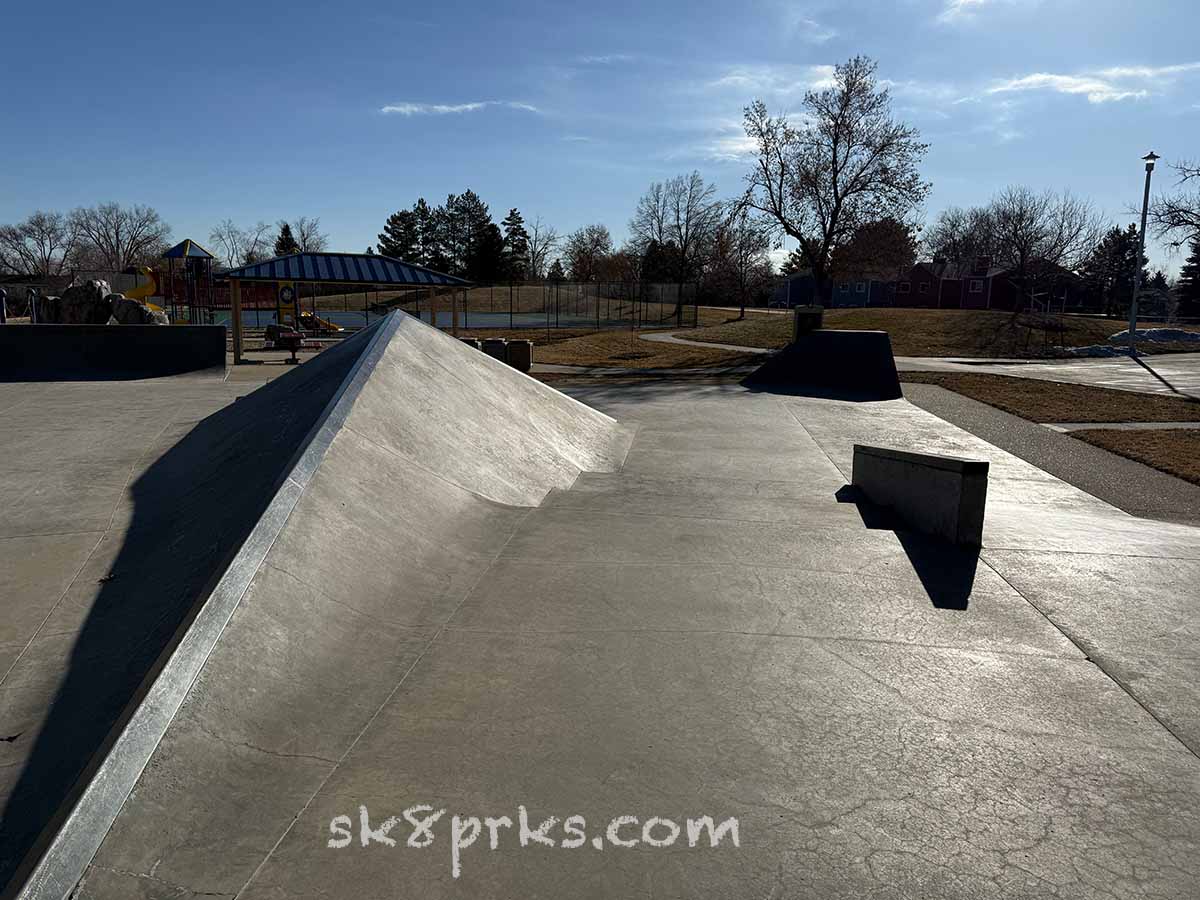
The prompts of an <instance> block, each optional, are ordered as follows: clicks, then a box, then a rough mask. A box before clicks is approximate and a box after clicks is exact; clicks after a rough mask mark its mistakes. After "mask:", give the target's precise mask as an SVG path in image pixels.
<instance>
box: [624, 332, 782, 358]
mask: <svg viewBox="0 0 1200 900" xmlns="http://www.w3.org/2000/svg"><path fill="white" fill-rule="evenodd" d="M638 337H640V338H641V339H642V340H643V341H651V342H652V343H656V344H683V345H684V346H686V347H704V348H706V349H709V350H732V351H734V352H735V353H754V354H767V353H771V352H773V351H771V350H767V349H764V348H762V347H743V346H741V345H739V344H717V343H714V342H712V341H689V340H688V339H687V338H681V337H676V336H675V335H674V334H673V333H672V332H669V331H654V332H651V333H649V334H639V335H638Z"/></svg>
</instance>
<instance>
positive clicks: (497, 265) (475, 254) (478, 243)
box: [466, 222, 505, 284]
mask: <svg viewBox="0 0 1200 900" xmlns="http://www.w3.org/2000/svg"><path fill="white" fill-rule="evenodd" d="M504 268H505V259H504V236H503V235H502V234H501V233H500V229H499V228H497V227H496V223H495V222H488V223H487V225H486V226H485V227H484V228H483V229H482V230H481V232H480V233H479V234H478V235H476V236H475V237H474V239H473V240H472V243H471V246H470V248H469V249H468V251H467V260H466V273H467V278H469V279H471V281H477V282H480V283H481V284H482V283H487V282H496V281H500V280H501V279H502V278H503V277H504Z"/></svg>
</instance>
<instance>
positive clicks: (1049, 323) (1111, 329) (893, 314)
mask: <svg viewBox="0 0 1200 900" xmlns="http://www.w3.org/2000/svg"><path fill="white" fill-rule="evenodd" d="M824 324H825V327H826V328H837V329H851V330H864V331H886V332H888V334H889V335H890V336H891V341H892V352H894V353H895V354H896V355H897V356H962V357H976V358H979V357H983V358H989V359H1025V358H1045V357H1055V356H1062V355H1063V352H1062V348H1063V347H1064V346H1065V347H1082V346H1088V345H1091V344H1104V343H1107V342H1108V336H1109V335H1110V334H1114V333H1116V332H1118V331H1120V330H1121V329H1122V328H1123V327H1124V324H1123V323H1122V322H1120V321H1118V320H1116V319H1104V318H1099V317H1088V316H1067V317H1064V318H1062V319H1058V318H1053V317H1052V318H1049V319H1046V318H1044V317H1041V316H1033V315H1020V316H1015V317H1014V316H1013V314H1012V313H1007V312H992V311H989V310H964V309H830V310H826V311H825V323H824ZM1140 327H1152V326H1151V324H1150V323H1143V324H1142V325H1141V326H1140ZM791 334H792V320H791V316H767V315H748V316H747V317H746V318H745V319H743V320H741V321H732V322H726V323H724V324H721V325H717V326H715V327H705V328H698V329H696V330H694V331H692V332H691V333H689V334H688V335H686V337H688V338H690V339H691V340H697V341H712V342H714V343H722V344H737V345H739V346H743V347H768V348H771V349H775V348H778V347H782V346H784V345H785V344H787V343H788V341H790V340H791ZM1141 347H1142V348H1143V349H1144V351H1145V352H1148V353H1169V352H1179V351H1180V350H1191V351H1200V345H1197V344H1179V345H1176V344H1157V345H1155V344H1145V343H1143V344H1142V345H1141Z"/></svg>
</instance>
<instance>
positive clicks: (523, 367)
mask: <svg viewBox="0 0 1200 900" xmlns="http://www.w3.org/2000/svg"><path fill="white" fill-rule="evenodd" d="M508 364H509V365H510V366H512V367H513V368H514V369H519V370H520V371H522V372H528V371H529V370H530V369H532V368H533V341H509V342H508Z"/></svg>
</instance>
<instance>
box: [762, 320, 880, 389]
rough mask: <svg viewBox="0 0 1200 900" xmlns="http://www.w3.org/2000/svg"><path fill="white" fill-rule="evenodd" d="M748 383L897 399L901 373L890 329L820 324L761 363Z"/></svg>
mask: <svg viewBox="0 0 1200 900" xmlns="http://www.w3.org/2000/svg"><path fill="white" fill-rule="evenodd" d="M746 383H747V384H748V385H750V386H756V385H757V386H762V387H779V388H793V389H801V390H802V389H806V388H807V389H813V388H816V389H818V391H817V392H818V393H819V392H831V393H838V392H846V393H849V394H859V395H862V396H861V399H871V400H896V399H899V398H900V397H901V396H903V395H902V394H901V392H900V377H899V376H898V375H897V374H896V359H895V357H894V356H893V355H892V342H891V339H890V338H889V337H888V333H887V332H886V331H842V330H838V329H832V328H820V329H817V330H816V331H810V332H809V333H808V334H802V335H799V336H798V337H797V338H796V340H794V341H792V343H790V344H788V345H787V346H786V347H784V348H783V349H782V350H780V351H779V352H778V353H776V354H774V355H773V356H771V358H770V359H768V360H767V361H766V362H765V363H763V364H762V366H760V367H759V368H758V370H757V371H755V372H754V374H752V375H751V376H750V377H749V378H748V379H746Z"/></svg>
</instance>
